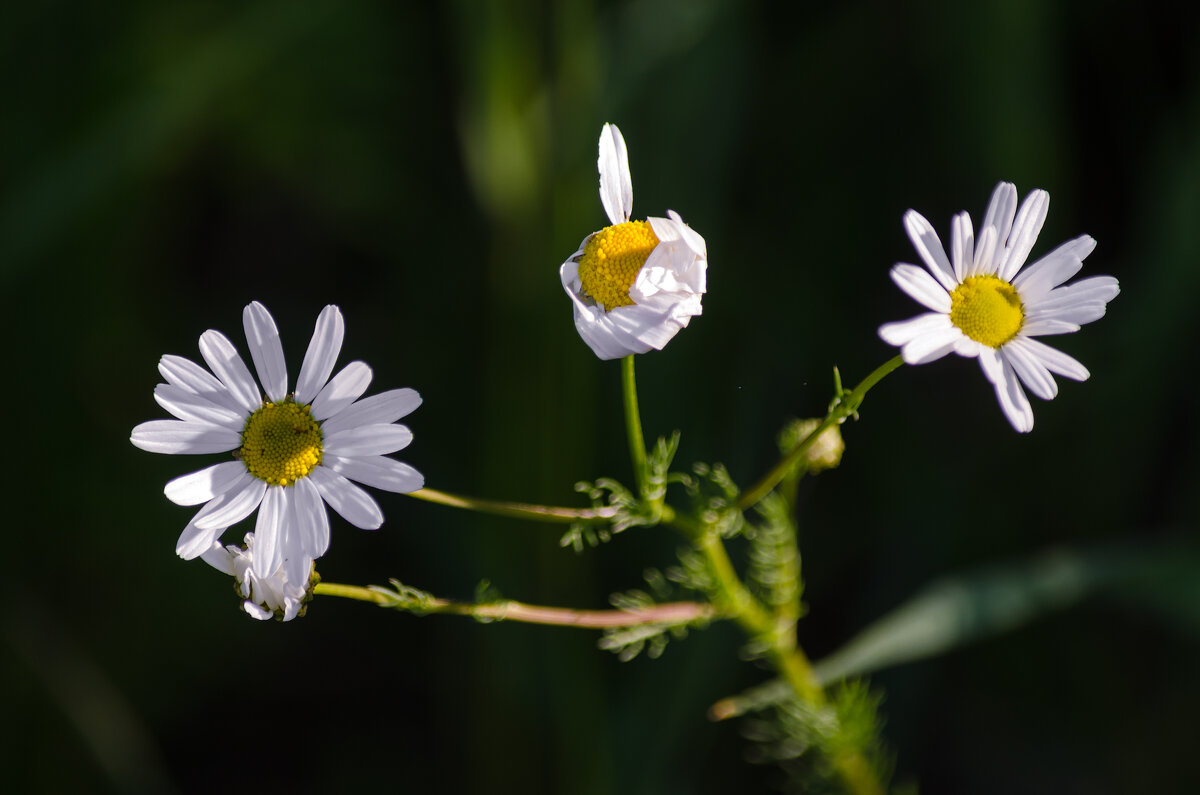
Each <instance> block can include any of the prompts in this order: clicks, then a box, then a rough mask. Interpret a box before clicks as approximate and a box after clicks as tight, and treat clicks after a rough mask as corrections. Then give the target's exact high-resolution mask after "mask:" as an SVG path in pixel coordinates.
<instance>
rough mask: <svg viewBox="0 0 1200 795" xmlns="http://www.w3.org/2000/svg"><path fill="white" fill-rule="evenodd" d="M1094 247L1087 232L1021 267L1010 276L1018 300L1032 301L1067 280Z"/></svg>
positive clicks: (1079, 267) (1093, 241) (1077, 270)
mask: <svg viewBox="0 0 1200 795" xmlns="http://www.w3.org/2000/svg"><path fill="white" fill-rule="evenodd" d="M1095 248H1096V241H1095V240H1093V239H1092V238H1090V237H1089V236H1087V235H1083V236H1082V237H1077V238H1075V239H1074V240H1068V241H1067V242H1066V243H1063V244H1062V245H1061V246H1059V247H1058V248H1056V249H1054V250H1053V251H1051V252H1050V253H1049V254H1047V255H1046V256H1044V257H1042V258H1041V259H1039V260H1038V261H1037V262H1035V263H1033V264H1032V265H1030V266H1029V267H1028V268H1024V269H1023V270H1022V271H1021V272H1020V273H1018V274H1017V277H1016V278H1015V279H1013V282H1012V283H1013V286H1014V287H1016V288H1017V290H1019V291H1020V293H1021V300H1023V301H1027V302H1028V301H1034V300H1037V299H1038V298H1040V297H1042V296H1044V295H1045V294H1046V293H1048V292H1050V291H1051V290H1052V289H1054V288H1055V287H1057V286H1059V285H1060V284H1062V283H1063V282H1065V281H1066V280H1067V279H1070V278H1071V277H1072V276H1074V275H1075V274H1076V273H1079V270H1080V269H1081V268H1082V267H1083V258H1084V257H1086V256H1087V255H1088V254H1089V253H1091V251H1092V250H1093V249H1095Z"/></svg>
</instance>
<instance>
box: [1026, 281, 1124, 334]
mask: <svg viewBox="0 0 1200 795" xmlns="http://www.w3.org/2000/svg"><path fill="white" fill-rule="evenodd" d="M1119 292H1120V287H1119V286H1118V284H1117V280H1116V279H1114V278H1113V277H1111V276H1093V277H1091V278H1090V279H1081V280H1080V281H1077V282H1075V283H1074V284H1069V285H1066V286H1065V287H1057V288H1055V289H1053V290H1051V291H1050V292H1049V293H1047V294H1045V295H1044V296H1042V297H1041V298H1039V299H1036V300H1033V301H1030V302H1029V304H1028V306H1027V308H1026V309H1027V311H1026V316H1027V317H1028V318H1029V319H1030V320H1040V319H1043V318H1056V319H1059V320H1065V321H1067V322H1070V323H1076V324H1078V325H1083V324H1084V323H1090V322H1092V321H1093V320H1098V319H1099V318H1101V317H1104V311H1105V307H1106V305H1107V303H1108V302H1109V301H1111V300H1112V299H1113V298H1115V297H1116V296H1117V294H1118V293H1119Z"/></svg>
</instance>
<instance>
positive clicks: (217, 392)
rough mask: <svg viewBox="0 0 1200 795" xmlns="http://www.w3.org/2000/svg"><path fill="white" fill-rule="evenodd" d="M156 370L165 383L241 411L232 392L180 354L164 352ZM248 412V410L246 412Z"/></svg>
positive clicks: (206, 371)
mask: <svg viewBox="0 0 1200 795" xmlns="http://www.w3.org/2000/svg"><path fill="white" fill-rule="evenodd" d="M158 371H159V372H160V373H162V376H163V378H165V379H167V383H169V384H173V385H175V386H177V387H179V388H180V389H184V390H186V391H188V392H191V393H192V394H195V395H199V396H201V397H204V398H207V399H208V400H211V401H212V402H213V403H216V404H217V405H219V406H224V407H225V408H227V409H232V410H234V411H238V412H242V411H243V409H242V407H241V406H239V405H238V402H237V399H236V398H234V396H233V393H231V392H230V391H229V389H228V388H227V387H226V386H225V385H224V384H222V383H221V382H220V380H218V379H217V377H216V376H214V375H213V374H212V373H210V372H209V371H208V370H205V369H204V368H203V367H201V366H200V365H198V364H196V363H195V362H193V361H192V360H191V359H185V358H184V357H182V356H174V355H172V354H169V353H168V354H166V355H165V356H163V357H162V359H160V360H159V362H158ZM247 413H248V412H247Z"/></svg>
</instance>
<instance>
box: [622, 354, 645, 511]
mask: <svg viewBox="0 0 1200 795" xmlns="http://www.w3.org/2000/svg"><path fill="white" fill-rule="evenodd" d="M621 387H622V392H623V394H624V396H625V432H626V434H627V435H628V437H629V455H630V457H631V458H632V459H633V476H634V479H635V480H636V481H637V485H638V493H639V494H642V495H644V494H645V491H646V481H647V474H646V441H645V439H644V438H643V437H642V416H641V413H640V412H639V411H638V399H637V378H636V377H635V376H634V374H633V354H632V353H631V354H629V355H628V356H626V357H625V358H624V359H622V360H621Z"/></svg>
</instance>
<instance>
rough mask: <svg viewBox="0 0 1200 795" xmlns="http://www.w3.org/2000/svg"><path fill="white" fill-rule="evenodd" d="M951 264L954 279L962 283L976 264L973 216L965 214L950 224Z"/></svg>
mask: <svg viewBox="0 0 1200 795" xmlns="http://www.w3.org/2000/svg"><path fill="white" fill-rule="evenodd" d="M950 263H951V264H952V265H954V278H955V279H956V280H958V281H960V282H961V281H962V280H963V279H965V278H967V275H968V274H967V271H969V270H970V269H971V267H972V266H973V265H974V263H975V232H974V231H973V230H972V228H971V216H970V215H968V214H967V213H965V212H963V213H959V214H958V215H956V216H954V219H953V220H952V221H951V222H950ZM931 308H932V307H931Z"/></svg>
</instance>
